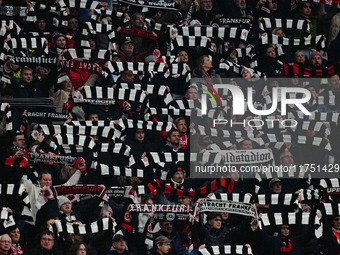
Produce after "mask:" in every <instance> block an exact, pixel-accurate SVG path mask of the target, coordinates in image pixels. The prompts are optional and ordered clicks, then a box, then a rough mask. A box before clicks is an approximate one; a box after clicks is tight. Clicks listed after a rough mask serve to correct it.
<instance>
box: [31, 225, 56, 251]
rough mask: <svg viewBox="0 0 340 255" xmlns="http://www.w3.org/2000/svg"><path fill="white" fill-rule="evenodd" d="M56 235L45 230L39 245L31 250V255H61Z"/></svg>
mask: <svg viewBox="0 0 340 255" xmlns="http://www.w3.org/2000/svg"><path fill="white" fill-rule="evenodd" d="M54 242H55V237H54V234H53V233H52V232H51V231H49V230H45V231H43V232H42V233H41V235H40V242H39V246H38V247H36V248H33V249H32V250H31V251H30V254H31V255H59V254H61V253H60V251H59V250H58V249H57V247H56V246H55V245H54Z"/></svg>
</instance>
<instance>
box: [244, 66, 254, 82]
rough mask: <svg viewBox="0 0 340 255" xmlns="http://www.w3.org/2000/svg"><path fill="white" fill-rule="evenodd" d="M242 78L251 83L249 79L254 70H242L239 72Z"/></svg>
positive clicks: (252, 75)
mask: <svg viewBox="0 0 340 255" xmlns="http://www.w3.org/2000/svg"><path fill="white" fill-rule="evenodd" d="M241 75H242V78H244V79H246V80H247V81H251V79H252V78H253V77H254V70H253V69H250V68H247V67H245V68H243V70H242V72H241Z"/></svg>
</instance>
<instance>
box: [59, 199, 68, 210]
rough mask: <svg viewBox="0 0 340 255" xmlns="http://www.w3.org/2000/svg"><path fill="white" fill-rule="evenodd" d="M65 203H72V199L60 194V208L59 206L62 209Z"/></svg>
mask: <svg viewBox="0 0 340 255" xmlns="http://www.w3.org/2000/svg"><path fill="white" fill-rule="evenodd" d="M65 203H71V201H70V200H69V199H68V198H67V197H64V196H59V197H58V208H59V210H60V207H61V206H62V205H63V204H65Z"/></svg>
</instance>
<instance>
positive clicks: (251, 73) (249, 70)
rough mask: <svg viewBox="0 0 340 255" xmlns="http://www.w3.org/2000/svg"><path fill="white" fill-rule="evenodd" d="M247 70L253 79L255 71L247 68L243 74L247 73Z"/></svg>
mask: <svg viewBox="0 0 340 255" xmlns="http://www.w3.org/2000/svg"><path fill="white" fill-rule="evenodd" d="M246 70H247V71H248V72H249V73H250V76H251V77H253V76H254V71H253V70H252V69H250V68H247V67H245V68H243V69H242V72H241V74H243V72H244V71H246Z"/></svg>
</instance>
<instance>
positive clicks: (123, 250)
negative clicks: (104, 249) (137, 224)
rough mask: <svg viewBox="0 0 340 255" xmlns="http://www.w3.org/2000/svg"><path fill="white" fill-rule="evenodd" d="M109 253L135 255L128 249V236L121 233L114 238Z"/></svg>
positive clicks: (113, 254) (111, 254) (112, 254)
mask: <svg viewBox="0 0 340 255" xmlns="http://www.w3.org/2000/svg"><path fill="white" fill-rule="evenodd" d="M107 255H135V254H134V253H133V252H130V251H128V249H127V246H126V238H125V236H123V235H121V234H117V235H115V236H114V237H113V239H112V247H111V250H110V252H109V253H108V254H107Z"/></svg>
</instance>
